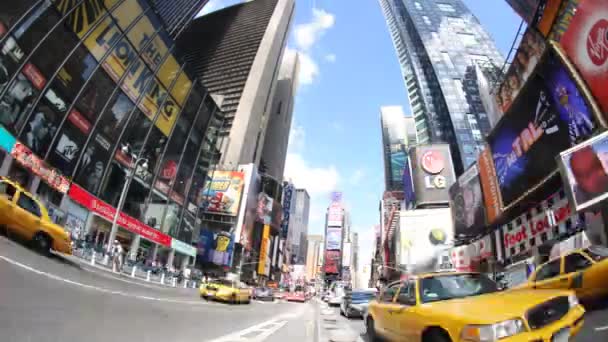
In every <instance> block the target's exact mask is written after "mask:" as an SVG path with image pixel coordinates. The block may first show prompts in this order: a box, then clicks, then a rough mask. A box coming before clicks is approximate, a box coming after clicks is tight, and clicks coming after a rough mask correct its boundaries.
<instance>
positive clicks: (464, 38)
mask: <svg viewBox="0 0 608 342" xmlns="http://www.w3.org/2000/svg"><path fill="white" fill-rule="evenodd" d="M458 39H460V42H461V43H463V44H464V46H473V45H476V44H477V39H476V38H475V36H474V35H472V34H469V33H458Z"/></svg>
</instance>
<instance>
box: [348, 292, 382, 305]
mask: <svg viewBox="0 0 608 342" xmlns="http://www.w3.org/2000/svg"><path fill="white" fill-rule="evenodd" d="M375 296H376V294H375V293H373V292H353V293H352V295H351V297H352V301H353V303H367V302H369V301H370V300H372V299H373V298H374V297H375Z"/></svg>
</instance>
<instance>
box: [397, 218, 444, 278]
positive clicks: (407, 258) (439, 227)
mask: <svg viewBox="0 0 608 342" xmlns="http://www.w3.org/2000/svg"><path fill="white" fill-rule="evenodd" d="M400 225H401V226H400V233H401V236H400V246H401V250H400V252H401V253H400V254H401V258H400V264H402V265H407V267H408V270H411V271H412V272H414V273H419V272H427V271H434V270H435V268H436V266H437V265H438V263H439V262H440V261H441V260H440V256H441V255H442V254H444V253H445V252H446V251H447V250H448V249H449V248H450V247H449V246H450V245H451V244H452V241H453V237H454V229H453V225H452V214H451V212H450V208H438V209H416V210H405V211H402V212H401V220H400Z"/></svg>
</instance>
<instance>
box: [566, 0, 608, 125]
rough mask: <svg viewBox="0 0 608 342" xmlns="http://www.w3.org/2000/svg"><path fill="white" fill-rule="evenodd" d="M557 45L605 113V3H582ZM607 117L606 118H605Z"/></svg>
mask: <svg viewBox="0 0 608 342" xmlns="http://www.w3.org/2000/svg"><path fill="white" fill-rule="evenodd" d="M575 13H576V14H575V15H574V17H572V21H571V22H570V25H569V26H568V29H567V30H566V32H565V33H564V35H563V37H562V39H561V41H560V43H561V45H562V46H563V48H564V50H565V51H566V53H567V54H568V56H569V57H570V60H571V61H572V62H573V63H574V64H575V65H576V68H577V69H578V71H579V72H580V74H581V76H582V77H583V78H584V79H585V81H586V82H587V85H588V86H589V89H590V90H591V92H592V93H593V95H594V97H595V99H596V100H597V101H598V104H599V105H600V107H601V108H602V112H603V113H604V114H605V115H606V113H608V87H607V86H606V79H607V78H608V34H607V32H608V2H606V1H605V0H585V1H581V3H580V5H579V6H578V8H577V9H576V12H575ZM604 117H606V116H604Z"/></svg>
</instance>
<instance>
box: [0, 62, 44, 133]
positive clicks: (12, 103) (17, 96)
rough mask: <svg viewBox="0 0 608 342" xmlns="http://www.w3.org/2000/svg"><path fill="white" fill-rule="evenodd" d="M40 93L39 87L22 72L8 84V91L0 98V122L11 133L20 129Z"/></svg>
mask: <svg viewBox="0 0 608 342" xmlns="http://www.w3.org/2000/svg"><path fill="white" fill-rule="evenodd" d="M39 94H40V90H39V88H37V87H35V86H34V84H32V82H31V81H30V80H29V79H28V77H26V76H25V75H24V74H23V73H20V74H19V75H17V78H16V79H15V80H14V81H13V83H11V84H10V85H9V86H8V91H7V92H6V93H5V94H4V96H3V97H2V99H1V100H0V123H1V124H2V125H3V126H4V127H5V128H6V129H8V130H9V131H10V132H12V133H13V134H16V133H17V132H19V130H21V127H23V124H24V122H25V119H26V117H25V115H26V114H27V113H29V111H30V110H31V109H32V106H33V105H34V101H35V100H36V98H37V97H38V95H39Z"/></svg>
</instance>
